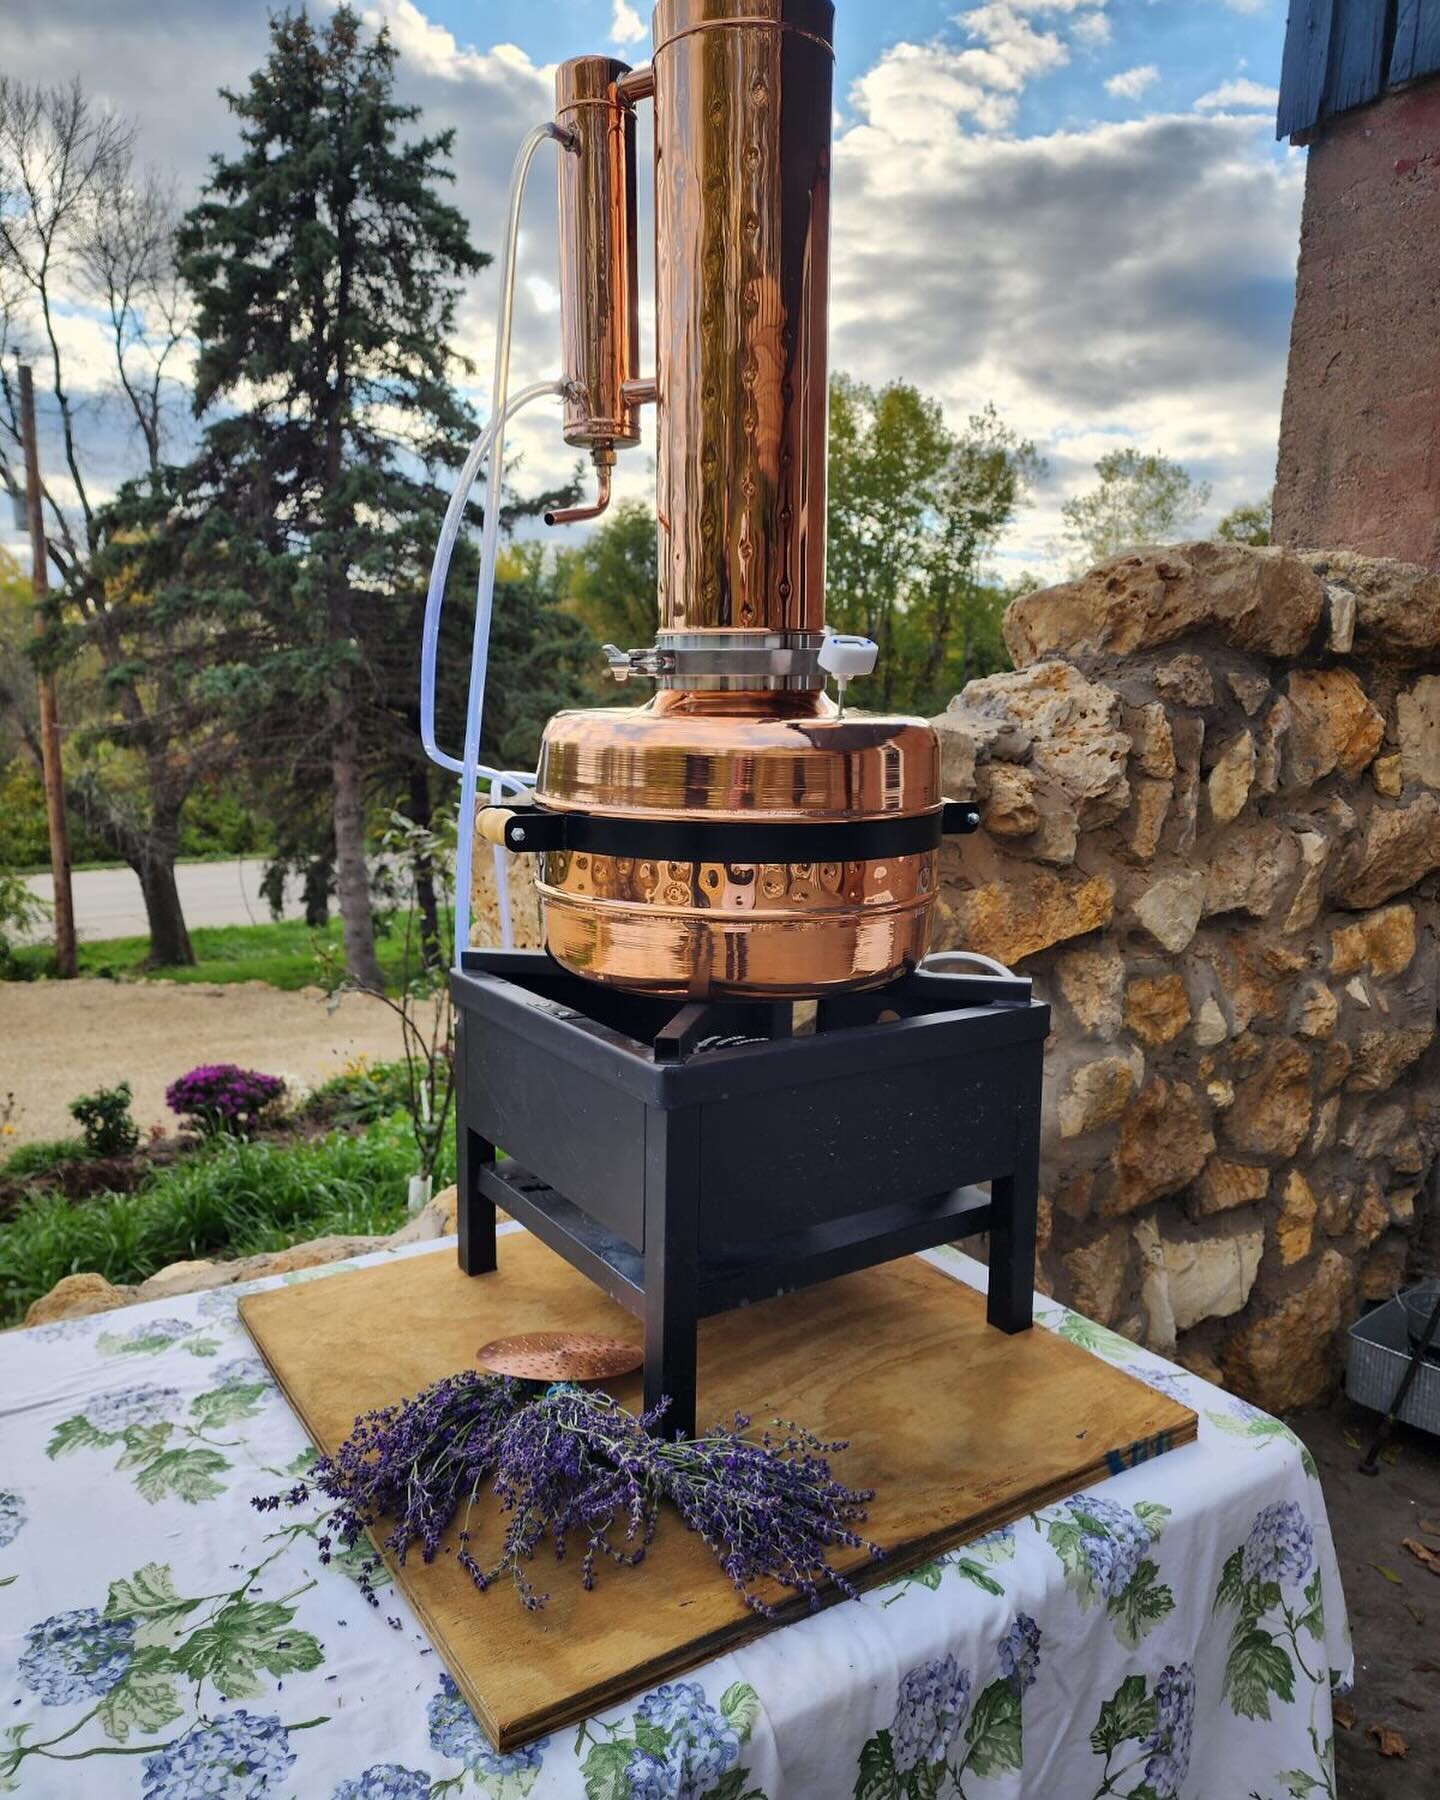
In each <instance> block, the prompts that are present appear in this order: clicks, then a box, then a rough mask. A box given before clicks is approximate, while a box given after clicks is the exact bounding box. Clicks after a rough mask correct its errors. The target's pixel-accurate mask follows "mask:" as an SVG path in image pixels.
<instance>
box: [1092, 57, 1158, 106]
mask: <svg viewBox="0 0 1440 1800" xmlns="http://www.w3.org/2000/svg"><path fill="white" fill-rule="evenodd" d="M1159 79H1160V71H1159V70H1158V69H1157V68H1156V67H1155V65H1154V63H1141V64H1140V65H1139V66H1138V67H1137V68H1134V69H1122V70H1121V71H1120V73H1119V74H1118V75H1112V76H1111V77H1110V78H1109V80H1108V81H1107V82H1106V83H1105V92H1106V93H1107V94H1113V95H1114V96H1115V98H1116V99H1117V100H1138V99H1139V98H1140V96H1141V95H1142V94H1143V93H1144V92H1145V90H1146V88H1148V87H1153V86H1154V84H1155V83H1156V82H1157V81H1158V80H1159Z"/></svg>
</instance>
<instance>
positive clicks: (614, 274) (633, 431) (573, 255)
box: [555, 56, 640, 523]
mask: <svg viewBox="0 0 1440 1800" xmlns="http://www.w3.org/2000/svg"><path fill="white" fill-rule="evenodd" d="M628 69H629V65H628V64H627V63H623V62H616V61H615V60H614V59H613V58H612V57H608V56H577V57H575V58H573V59H572V60H571V61H570V62H565V63H561V65H560V67H559V68H558V69H557V70H556V73H555V100H556V108H555V118H556V123H557V124H559V125H562V126H563V127H564V128H565V130H566V132H567V133H568V135H569V143H568V144H567V145H566V147H565V148H563V149H562V150H561V152H560V158H559V163H560V345H561V354H562V357H563V363H562V367H563V369H564V373H565V380H566V384H567V386H566V394H565V424H564V431H565V441H566V443H567V444H574V445H575V446H576V447H577V448H579V449H582V450H589V451H592V452H598V453H601V454H600V455H597V462H599V463H601V464H602V466H603V467H604V469H605V473H604V475H603V477H602V480H603V484H604V487H605V490H606V492H607V494H608V487H609V481H608V463H607V462H606V459H605V457H604V454H603V453H605V452H609V451H612V450H614V449H617V448H624V447H625V446H627V445H630V444H636V443H638V442H639V441H640V422H639V418H638V416H637V413H636V408H635V407H634V406H633V405H632V404H631V403H630V402H629V401H628V400H627V398H626V396H625V391H624V390H625V384H626V383H627V382H628V381H631V380H632V379H633V378H634V377H635V376H636V375H637V374H638V363H639V357H640V309H639V294H638V291H637V279H636V257H637V245H636V233H635V113H634V110H633V108H632V107H631V106H630V105H629V104H628V103H627V102H624V101H622V100H621V99H620V97H619V95H618V94H617V93H616V89H615V84H616V82H617V81H618V80H619V79H620V77H621V76H622V75H624V74H626V73H627V72H628ZM564 516H565V515H559V516H557V520H556V522H557V523H559V522H561V520H562V519H563V517H564ZM574 516H580V517H586V516H590V509H580V511H579V512H578V513H577V514H576V515H574Z"/></svg>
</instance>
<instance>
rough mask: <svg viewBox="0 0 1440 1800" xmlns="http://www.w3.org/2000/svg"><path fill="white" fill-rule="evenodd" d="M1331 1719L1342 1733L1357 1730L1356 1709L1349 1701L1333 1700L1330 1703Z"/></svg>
mask: <svg viewBox="0 0 1440 1800" xmlns="http://www.w3.org/2000/svg"><path fill="white" fill-rule="evenodd" d="M1330 1713H1331V1717H1332V1718H1333V1719H1334V1720H1335V1723H1336V1724H1337V1725H1338V1726H1339V1727H1340V1729H1341V1730H1342V1731H1353V1730H1354V1729H1355V1708H1354V1707H1353V1706H1352V1705H1351V1704H1350V1702H1349V1701H1348V1700H1332V1701H1331V1702H1330Z"/></svg>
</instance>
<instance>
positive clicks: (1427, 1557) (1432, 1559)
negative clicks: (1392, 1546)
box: [1400, 1538, 1440, 1575]
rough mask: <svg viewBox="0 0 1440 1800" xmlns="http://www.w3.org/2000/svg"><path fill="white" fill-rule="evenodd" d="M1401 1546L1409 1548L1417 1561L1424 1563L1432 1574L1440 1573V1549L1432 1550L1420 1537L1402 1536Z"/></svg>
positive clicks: (1404, 1548) (1403, 1548)
mask: <svg viewBox="0 0 1440 1800" xmlns="http://www.w3.org/2000/svg"><path fill="white" fill-rule="evenodd" d="M1400 1548H1401V1549H1402V1550H1408V1551H1409V1552H1410V1554H1411V1555H1412V1556H1413V1557H1415V1558H1416V1560H1417V1561H1419V1562H1422V1563H1424V1565H1425V1567H1426V1568H1427V1569H1428V1570H1429V1571H1430V1573H1431V1574H1432V1575H1440V1551H1436V1550H1432V1549H1431V1548H1430V1546H1429V1545H1428V1544H1422V1543H1421V1542H1420V1540H1419V1538H1401V1540H1400Z"/></svg>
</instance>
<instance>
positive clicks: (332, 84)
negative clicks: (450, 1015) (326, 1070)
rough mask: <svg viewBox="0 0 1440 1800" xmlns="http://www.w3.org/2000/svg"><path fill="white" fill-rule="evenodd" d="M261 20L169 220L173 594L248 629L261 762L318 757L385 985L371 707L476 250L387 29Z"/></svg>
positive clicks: (236, 693) (362, 954)
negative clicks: (180, 400) (175, 339)
mask: <svg viewBox="0 0 1440 1800" xmlns="http://www.w3.org/2000/svg"><path fill="white" fill-rule="evenodd" d="M270 34H271V46H270V53H269V56H268V58H267V60H266V62H265V64H264V65H263V66H262V67H261V68H260V69H258V70H257V71H256V73H255V74H254V75H253V76H252V77H251V79H250V83H249V86H248V87H247V88H246V89H245V90H244V91H243V92H238V93H237V92H230V91H228V90H227V91H226V92H225V96H224V97H225V99H226V101H227V102H228V104H229V106H230V109H231V111H232V113H233V114H234V115H235V117H236V119H237V121H238V123H239V129H240V139H241V147H240V151H239V153H238V154H237V155H235V156H228V157H227V156H220V157H217V158H216V159H215V160H214V162H213V164H212V167H211V173H210V178H209V181H208V182H207V184H206V187H205V189H204V192H203V197H202V199H201V200H200V202H199V204H198V205H197V206H195V207H194V208H193V209H192V210H191V211H190V212H189V213H188V214H187V215H186V218H185V219H184V221H183V223H182V226H181V229H180V234H179V246H180V253H181V269H182V272H183V274H184V275H185V277H186V279H187V281H188V282H189V283H190V285H191V287H192V289H193V290H194V293H195V296H196V301H197V332H198V336H199V340H200V354H199V359H198V364H197V368H196V383H195V406H196V410H197V412H198V413H199V414H201V415H202V416H203V415H205V414H210V415H211V422H210V423H209V425H208V426H207V428H206V430H205V434H204V440H203V443H202V446H201V449H200V453H199V455H198V457H197V458H196V459H195V461H194V462H193V463H192V464H191V465H189V466H188V467H187V468H186V469H185V470H183V471H181V472H178V474H177V477H176V479H175V480H174V481H173V482H172V483H171V484H170V493H169V495H168V500H169V511H168V516H167V519H166V521H165V524H166V535H167V537H168V539H169V542H170V546H171V549H172V551H174V550H178V552H179V564H180V567H179V571H178V572H179V576H180V579H179V580H178V581H176V582H174V583H173V584H172V590H171V591H172V593H174V595H175V597H176V600H177V602H179V603H182V604H186V605H189V606H194V605H196V604H198V603H199V602H200V600H201V599H202V598H204V599H208V600H209V602H210V603H211V613H212V617H213V618H214V619H215V620H216V622H217V624H221V625H223V624H228V623H232V622H233V624H234V625H235V626H236V627H237V628H238V629H239V630H240V631H242V632H243V634H244V635H245V636H247V637H248V638H249V640H250V652H251V653H250V655H249V657H248V658H247V660H246V662H245V663H244V664H243V665H242V663H241V662H240V661H239V660H238V659H237V661H235V662H232V663H230V664H229V665H228V666H227V668H226V671H225V677H226V686H227V687H228V690H229V698H230V700H231V701H232V703H235V704H236V705H237V706H238V708H239V710H240V712H241V713H242V714H243V715H244V717H245V718H246V720H247V735H248V736H249V738H250V741H251V743H252V745H261V744H263V745H264V747H265V750H266V753H267V757H268V761H269V763H270V765H271V768H272V770H273V771H276V772H278V771H279V770H280V769H283V768H284V767H285V766H286V764H287V763H288V764H290V765H291V766H293V767H295V768H297V769H298V768H300V767H301V766H302V765H305V766H307V767H308V769H309V770H310V771H312V772H313V766H314V764H315V762H316V760H317V759H320V760H323V763H324V765H325V768H326V773H327V777H328V784H329V790H330V808H329V810H330V813H331V817H332V819H333V831H334V851H335V883H336V889H337V893H338V899H339V908H340V915H341V920H342V923H343V928H344V938H345V954H346V964H347V967H348V970H349V972H350V974H351V975H352V977H354V978H355V979H356V980H359V981H362V982H364V983H365V984H366V985H369V986H378V985H380V971H379V966H378V963H377V961H376V957H375V944H374V923H373V919H372V915H371V904H370V888H369V875H368V871H367V865H366V820H367V795H366V733H367V722H368V720H369V718H370V717H371V716H372V715H373V712H374V709H375V708H376V707H377V706H381V707H383V701H384V693H383V685H384V684H383V679H382V678H381V677H380V676H379V673H378V668H379V664H380V663H381V662H382V661H383V660H384V658H383V655H382V651H383V650H384V647H386V646H389V645H393V643H394V642H395V641H396V638H397V636H399V635H401V634H403V633H406V632H410V633H412V634H413V631H414V617H415V596H417V595H419V594H420V593H422V592H423V588H424V565H425V559H426V555H427V552H428V547H429V545H430V544H431V543H432V542H433V538H434V534H435V531H436V530H437V529H438V525H439V518H440V513H441V506H442V501H441V495H440V493H439V491H438V488H437V487H436V485H435V483H434V481H433V480H432V475H433V473H434V472H435V471H436V469H437V467H438V466H440V465H444V464H446V463H453V462H455V461H456V460H458V447H459V446H460V445H461V444H462V443H463V440H464V438H465V436H466V435H467V433H468V432H469V430H470V429H471V426H472V421H471V420H470V418H469V416H468V414H467V411H466V409H465V408H464V406H463V405H462V403H461V402H460V400H459V399H458V397H457V395H456V393H455V391H454V388H453V386H452V385H451V376H452V373H453V372H454V370H455V367H456V358H455V356H454V354H453V352H452V351H451V349H450V345H449V339H450V335H451V333H452V330H453V327H454V320H455V304H456V298H457V293H458V285H459V282H460V281H461V279H462V278H463V277H465V276H468V275H471V274H473V273H474V272H476V271H477V270H479V269H480V268H481V267H483V266H484V264H485V262H486V261H487V260H488V259H487V258H486V257H484V256H483V255H481V254H480V253H479V252H478V251H476V250H475V249H474V248H473V247H472V246H471V244H470V240H469V235H468V231H467V228H466V224H465V221H464V218H463V217H462V215H461V214H460V213H459V212H458V211H457V210H456V209H455V208H454V207H453V206H451V205H449V204H447V203H446V202H445V201H443V200H442V199H441V197H440V191H439V189H440V184H441V183H442V182H444V181H447V180H449V179H450V178H451V172H450V170H449V168H448V167H447V159H448V157H449V154H450V150H451V134H450V133H440V134H438V135H435V136H428V137H416V138H412V139H410V140H408V141H403V140H402V133H403V132H404V130H405V128H406V127H407V126H410V125H412V124H413V123H414V121H415V119H416V117H417V109H416V108H414V107H407V106H402V105H400V104H399V103H398V102H397V101H396V99H395V98H394V85H395V63H396V51H395V48H394V46H393V44H392V43H391V41H390V38H389V36H388V34H387V33H386V32H385V31H384V30H381V31H379V32H378V33H377V34H376V35H374V36H373V37H368V36H367V35H366V33H365V32H364V30H363V29H362V26H361V22H360V20H359V18H358V17H357V15H356V14H355V13H354V12H353V11H351V10H350V8H349V7H347V6H341V7H340V8H339V9H338V10H337V11H336V12H335V13H334V14H333V15H332V16H331V17H330V18H329V19H328V20H327V21H326V22H325V23H324V24H317V23H316V22H314V21H312V20H311V19H310V18H309V17H308V16H307V15H306V14H304V13H299V14H295V13H284V14H281V15H279V16H277V17H275V18H273V19H272V21H271V26H270ZM172 567H174V565H173V563H172ZM410 641H411V643H412V644H413V642H414V637H413V635H412V636H411V638H410Z"/></svg>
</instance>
